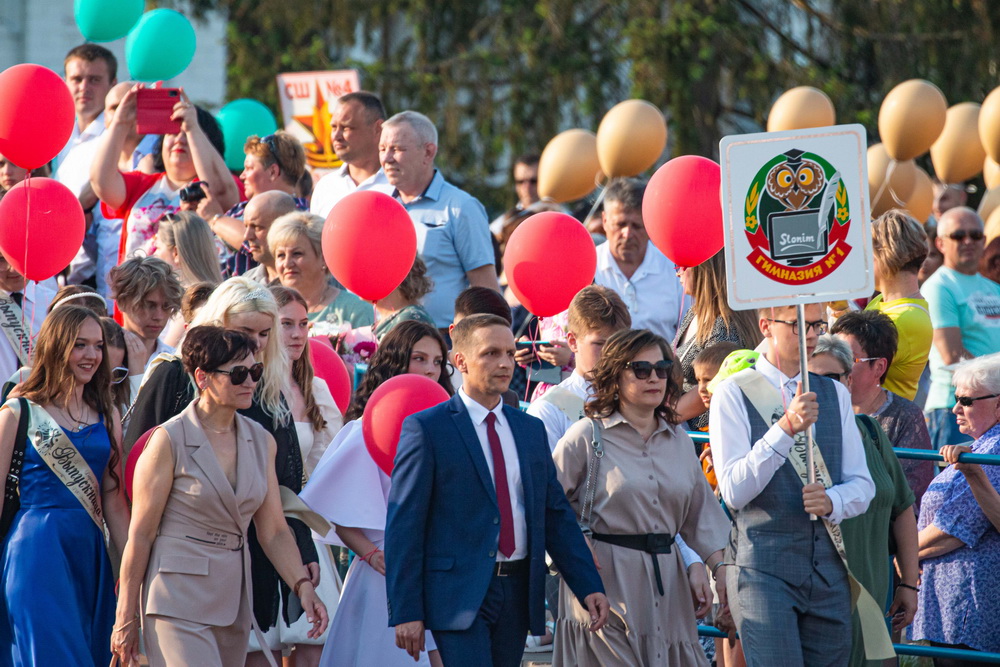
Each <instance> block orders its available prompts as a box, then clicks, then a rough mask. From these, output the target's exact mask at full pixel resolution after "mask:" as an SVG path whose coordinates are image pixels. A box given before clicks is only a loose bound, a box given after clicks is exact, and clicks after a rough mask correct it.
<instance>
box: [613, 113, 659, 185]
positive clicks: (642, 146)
mask: <svg viewBox="0 0 1000 667" xmlns="http://www.w3.org/2000/svg"><path fill="white" fill-rule="evenodd" d="M666 145H667V122H666V120H664V118H663V114H662V113H661V112H660V110H659V109H657V108H656V107H655V106H654V105H652V104H650V103H649V102H646V101H645V100H625V101H624V102H619V103H618V104H616V105H615V106H613V107H611V109H609V110H608V113H606V114H604V118H603V119H601V124H600V126H598V128H597V157H598V159H599V160H600V162H601V170H602V171H603V172H604V173H605V174H607V175H608V176H609V177H611V178H615V177H617V176H635V175H636V174H640V173H642V172H644V171H646V170H647V169H649V168H650V167H652V166H653V165H654V164H655V163H656V161H657V160H659V159H660V156H661V155H663V149H664V148H665V147H666Z"/></svg>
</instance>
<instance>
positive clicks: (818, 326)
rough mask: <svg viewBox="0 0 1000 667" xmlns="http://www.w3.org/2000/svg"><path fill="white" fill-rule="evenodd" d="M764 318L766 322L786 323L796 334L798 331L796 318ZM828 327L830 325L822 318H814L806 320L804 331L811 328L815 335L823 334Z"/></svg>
mask: <svg viewBox="0 0 1000 667" xmlns="http://www.w3.org/2000/svg"><path fill="white" fill-rule="evenodd" d="M766 319H767V321H768V322H781V323H782V324H787V325H788V326H790V327H791V328H792V333H793V334H795V335H798V333H799V321H798V320H772V319H770V318H766ZM829 328H830V325H829V324H827V323H826V322H825V321H824V320H816V321H815V322H806V331H809V330H810V329H813V330H815V331H816V335H817V336H822V335H824V334H825V333H826V332H827V329H829Z"/></svg>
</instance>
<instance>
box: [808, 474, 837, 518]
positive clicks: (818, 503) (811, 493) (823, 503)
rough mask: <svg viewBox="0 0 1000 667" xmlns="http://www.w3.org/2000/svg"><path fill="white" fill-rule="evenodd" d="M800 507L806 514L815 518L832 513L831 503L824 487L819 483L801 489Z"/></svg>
mask: <svg viewBox="0 0 1000 667" xmlns="http://www.w3.org/2000/svg"><path fill="white" fill-rule="evenodd" d="M802 506H803V507H805V510H806V513H808V514H815V515H816V516H827V515H828V514H830V512H832V511H833V501H832V500H830V496H828V495H826V487H824V486H823V485H822V484H820V483H819V482H813V483H812V484H806V485H805V486H803V487H802Z"/></svg>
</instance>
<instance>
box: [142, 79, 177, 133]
mask: <svg viewBox="0 0 1000 667" xmlns="http://www.w3.org/2000/svg"><path fill="white" fill-rule="evenodd" d="M180 95H181V91H180V89H178V88H140V89H139V90H138V91H136V99H135V102H136V109H135V125H136V131H137V132H138V133H139V134H177V133H178V132H180V131H181V124H180V121H174V120H170V116H171V115H172V114H173V112H174V105H176V104H177V102H178V100H180Z"/></svg>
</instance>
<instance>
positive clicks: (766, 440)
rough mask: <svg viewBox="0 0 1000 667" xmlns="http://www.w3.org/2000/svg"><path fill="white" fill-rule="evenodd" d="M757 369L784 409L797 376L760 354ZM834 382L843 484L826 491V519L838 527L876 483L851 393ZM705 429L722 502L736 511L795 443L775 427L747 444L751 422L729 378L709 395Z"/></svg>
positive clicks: (759, 488) (862, 506)
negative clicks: (776, 390) (829, 507)
mask: <svg viewBox="0 0 1000 667" xmlns="http://www.w3.org/2000/svg"><path fill="white" fill-rule="evenodd" d="M756 368H757V370H758V371H759V372H760V374H761V375H763V376H764V378H765V379H766V380H767V381H768V382H770V383H771V384H772V385H773V386H774V387H775V388H779V389H781V391H782V395H783V398H784V401H785V405H787V404H788V403H790V402H791V400H792V399H793V398H794V397H795V391H796V388H797V385H798V382H799V379H800V375H801V374H799V375H796V376H795V377H791V378H790V377H788V376H786V375H785V374H784V373H782V372H781V371H779V370H778V369H777V368H775V366H774V365H773V364H772V363H771V362H769V361H768V360H767V358H766V357H764V356H763V355H762V356H761V357H760V359H758V360H757V364H756ZM834 384H835V386H836V388H837V399H838V401H839V404H840V428H841V432H842V434H843V436H842V437H843V441H844V444H843V457H842V459H841V482H840V484H837V485H835V486H832V487H830V488H829V489H827V490H826V494H827V496H829V497H830V501H831V502H832V503H833V511H832V512H830V514H829V516H827V517H826V518H827V519H829V520H830V521H832V522H833V523H840V522H841V521H843V520H844V519H850V518H851V517H854V516H858V515H859V514H862V513H863V512H864V511H865V510H867V509H868V504H869V503H870V502H871V499H872V498H873V497H874V496H875V483H874V482H873V481H872V478H871V474H870V473H869V472H868V464H867V463H866V462H865V451H864V446H863V445H862V443H861V433H860V432H859V431H858V427H857V424H856V422H855V421H854V408H852V407H851V395H850V393H849V392H848V391H847V388H846V387H845V386H844V385H842V384H840V383H839V382H835V383H834ZM708 427H709V433H710V434H711V438H712V458H713V460H714V462H715V471H716V476H717V477H718V480H719V490H720V491H721V493H722V497H723V498H724V499H725V501H726V504H728V505H729V506H730V507H732V508H733V509H735V510H739V509H742V508H743V507H745V506H746V505H747V504H748V503H749V502H750V501H752V500H753V499H754V498H756V497H757V495H758V494H760V492H761V491H763V490H764V487H765V486H767V484H768V482H770V481H771V478H772V477H773V476H774V473H775V472H777V471H778V468H780V467H781V466H782V465H784V463H785V461H786V460H787V458H788V454H789V452H790V451H791V449H792V446H793V445H794V444H795V440H794V439H793V438H792V437H791V436H790V435H788V434H787V433H785V431H784V430H782V428H781V427H780V426H779V425H778V424H777V423H775V424H774V425H773V426H771V428H770V429H768V431H767V433H765V434H764V437H763V438H761V439H760V440H758V441H757V442H755V443H753V444H752V445H751V443H750V421H749V415H748V414H747V408H746V404H745V403H744V400H743V392H742V391H741V390H740V388H739V385H737V384H736V383H735V382H734V381H733V380H731V379H729V380H725V381H724V382H722V383H721V384H720V385H719V386H718V387H716V389H715V392H714V393H713V395H712V410H711V411H710V412H709V418H708ZM803 511H805V510H803Z"/></svg>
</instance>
